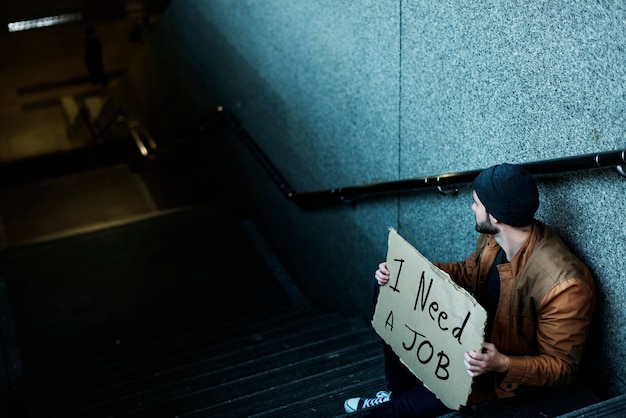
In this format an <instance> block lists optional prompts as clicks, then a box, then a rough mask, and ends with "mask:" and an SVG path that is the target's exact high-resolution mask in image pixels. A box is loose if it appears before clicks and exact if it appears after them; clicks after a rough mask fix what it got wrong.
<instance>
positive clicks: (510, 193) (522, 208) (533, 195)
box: [474, 163, 539, 226]
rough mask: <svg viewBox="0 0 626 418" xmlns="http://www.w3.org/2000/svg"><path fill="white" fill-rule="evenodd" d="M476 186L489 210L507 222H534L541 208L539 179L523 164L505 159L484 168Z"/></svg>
mask: <svg viewBox="0 0 626 418" xmlns="http://www.w3.org/2000/svg"><path fill="white" fill-rule="evenodd" d="M474 190H475V191H476V194H477V195H478V198H479V199H480V201H481V202H482V204H483V205H484V206H485V208H486V209H487V211H488V212H489V213H491V214H492V215H493V216H494V217H495V218H496V219H497V220H498V221H500V222H502V223H505V224H507V225H511V226H526V225H530V224H531V223H532V221H533V219H534V217H535V212H536V211H537V208H539V191H538V190H537V184H536V183H535V179H534V178H533V176H531V175H530V173H529V172H528V171H526V169H525V168H524V167H522V166H521V165H516V164H507V163H504V164H500V165H494V166H493V167H489V168H487V169H485V170H483V171H482V172H481V173H480V174H479V175H478V177H476V179H475V180H474Z"/></svg>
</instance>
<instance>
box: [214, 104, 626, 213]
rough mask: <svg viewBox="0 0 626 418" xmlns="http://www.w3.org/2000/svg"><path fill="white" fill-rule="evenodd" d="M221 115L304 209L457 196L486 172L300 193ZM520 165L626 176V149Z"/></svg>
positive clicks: (538, 171)
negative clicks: (412, 194)
mask: <svg viewBox="0 0 626 418" xmlns="http://www.w3.org/2000/svg"><path fill="white" fill-rule="evenodd" d="M218 112H219V115H220V116H221V118H222V119H223V120H224V121H225V122H226V123H227V124H228V125H229V126H230V127H231V128H232V129H233V130H234V131H235V132H236V133H237V134H238V136H239V137H240V139H241V140H242V141H243V143H244V144H245V145H246V146H247V147H248V149H249V150H250V151H251V153H252V154H253V156H254V157H255V158H256V160H257V161H258V162H259V163H260V164H261V166H262V167H263V169H264V170H265V171H266V172H267V174H268V175H269V176H270V178H271V179H272V181H273V182H274V183H275V184H276V185H277V186H278V188H279V189H280V190H281V191H282V192H283V194H284V195H285V196H286V197H287V198H289V199H290V200H292V201H293V202H295V203H296V204H298V205H300V206H302V207H310V206H317V205H324V204H330V203H337V202H344V203H351V202H354V201H355V200H357V199H363V198H366V197H368V196H372V195H381V194H386V193H394V192H401V191H407V190H416V189H424V188H432V189H435V190H438V191H439V192H440V193H443V194H454V193H456V192H457V189H456V188H452V189H449V188H448V189H446V187H450V186H454V185H459V184H463V183H470V182H472V181H474V179H475V178H476V176H478V174H479V173H480V172H481V171H482V170H483V169H482V168H481V169H477V170H470V171H461V172H453V173H445V174H438V175H435V176H427V177H418V178H412V179H405V180H396V181H388V182H382V183H373V184H363V185H360V186H350V187H341V188H334V189H328V190H320V191H314V192H304V193H297V192H296V191H295V190H294V189H293V188H292V187H291V186H290V185H289V183H288V182H287V180H285V178H284V177H283V176H282V175H281V174H280V172H279V171H278V169H277V168H276V167H275V166H274V164H273V163H272V162H271V161H270V159H269V158H268V157H267V155H266V154H265V153H264V152H263V150H262V149H261V148H260V147H259V146H258V145H257V144H256V142H255V141H254V139H253V138H252V137H251V136H250V134H249V133H248V132H247V131H246V130H245V128H244V127H243V126H241V124H240V123H239V121H238V120H237V118H236V117H235V116H234V115H232V114H230V113H228V112H227V111H225V110H224V109H223V108H222V107H219V108H218ZM521 165H522V166H524V167H525V168H526V169H527V170H528V171H529V172H530V173H531V174H534V175H537V174H555V173H564V172H570V171H578V170H587V169H597V168H615V169H616V171H617V172H618V173H619V174H620V175H622V176H624V177H626V149H624V150H615V151H606V152H600V153H595V154H585V155H578V156H572V157H564V158H557V159H553V160H544V161H536V162H530V163H522V164H521Z"/></svg>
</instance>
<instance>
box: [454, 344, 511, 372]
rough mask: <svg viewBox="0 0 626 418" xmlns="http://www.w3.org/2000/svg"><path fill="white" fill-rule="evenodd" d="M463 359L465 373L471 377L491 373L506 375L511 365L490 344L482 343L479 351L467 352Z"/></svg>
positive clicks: (507, 359)
mask: <svg viewBox="0 0 626 418" xmlns="http://www.w3.org/2000/svg"><path fill="white" fill-rule="evenodd" d="M464 359H465V360H464V363H465V368H466V369H467V373H468V374H469V375H470V376H472V377H476V376H480V375H481V374H484V373H487V372H491V371H493V372H497V373H506V372H507V371H509V365H510V364H511V360H510V359H509V358H508V357H507V356H505V355H504V354H502V353H500V352H499V351H498V349H497V348H496V346H495V345H493V344H491V343H483V348H482V350H481V351H475V350H471V351H468V352H467V353H465V354H464Z"/></svg>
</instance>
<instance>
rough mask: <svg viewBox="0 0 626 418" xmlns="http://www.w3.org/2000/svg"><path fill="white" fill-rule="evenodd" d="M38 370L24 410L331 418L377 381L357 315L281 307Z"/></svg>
mask: <svg viewBox="0 0 626 418" xmlns="http://www.w3.org/2000/svg"><path fill="white" fill-rule="evenodd" d="M218 323H219V325H218V326H216V327H215V328H214V329H211V330H207V331H206V332H198V331H194V332H193V333H188V334H184V335H176V336H168V337H167V338H156V337H155V338H154V339H153V340H152V341H146V342H145V343H144V344H142V345H138V346H134V347H129V348H128V349H126V350H123V351H121V352H119V353H116V354H114V355H107V356H103V357H99V358H95V359H92V360H88V361H83V362H80V363H77V364H72V365H67V366H64V367H63V368H62V369H58V370H49V371H47V372H46V373H45V374H43V375H40V376H37V377H36V379H33V380H34V381H36V384H35V385H34V386H33V387H31V390H30V392H31V394H37V395H36V396H37V402H34V403H30V405H31V407H30V408H29V411H28V412H29V414H28V416H29V417H31V416H32V417H47V418H48V417H93V418H96V417H333V416H342V415H344V413H343V401H344V400H345V398H347V397H351V396H357V395H359V394H362V393H370V392H372V391H375V390H377V389H379V388H380V387H384V384H385V382H384V377H383V364H382V351H381V346H380V340H379V339H378V337H377V336H376V335H375V332H374V330H373V329H372V327H371V326H370V325H369V324H368V323H366V321H364V320H362V319H355V318H344V317H342V316H340V315H338V314H332V313H324V312H321V311H319V310H316V309H309V308H304V309H303V308H298V307H293V308H282V309H279V310H277V311H276V312H272V313H265V314H262V315H255V316H254V317H249V318H243V319H239V320H235V321H218Z"/></svg>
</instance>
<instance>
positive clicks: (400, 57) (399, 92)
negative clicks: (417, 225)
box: [396, 0, 402, 230]
mask: <svg viewBox="0 0 626 418" xmlns="http://www.w3.org/2000/svg"><path fill="white" fill-rule="evenodd" d="M399 6H400V7H399V10H398V13H399V16H398V21H399V28H398V38H399V39H398V174H397V176H398V177H397V178H398V180H399V179H400V175H401V174H402V167H401V161H402V0H399ZM396 205H397V208H396V216H397V217H398V218H397V219H396V225H398V230H401V228H400V193H398V194H397V196H396Z"/></svg>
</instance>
